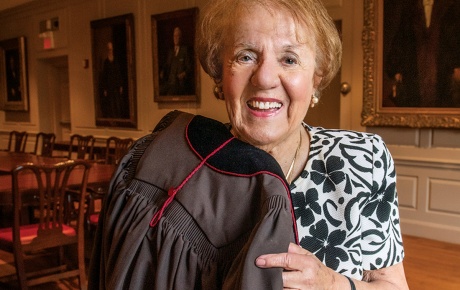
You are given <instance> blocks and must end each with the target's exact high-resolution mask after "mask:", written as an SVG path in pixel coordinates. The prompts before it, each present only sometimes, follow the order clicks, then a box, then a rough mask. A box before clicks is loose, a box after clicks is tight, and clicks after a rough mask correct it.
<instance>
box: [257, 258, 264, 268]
mask: <svg viewBox="0 0 460 290" xmlns="http://www.w3.org/2000/svg"><path fill="white" fill-rule="evenodd" d="M265 264H266V261H265V259H261V258H258V259H256V266H265Z"/></svg>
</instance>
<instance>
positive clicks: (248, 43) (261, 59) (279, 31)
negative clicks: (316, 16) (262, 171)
mask: <svg viewBox="0 0 460 290" xmlns="http://www.w3.org/2000/svg"><path fill="white" fill-rule="evenodd" d="M238 15H239V17H236V19H235V20H234V22H233V23H234V25H232V26H231V27H232V28H231V29H230V33H229V37H228V40H227V42H226V45H225V48H224V51H223V74H222V82H223V83H222V84H223V87H222V90H223V92H224V96H225V103H226V106H227V111H228V115H229V118H230V123H231V124H232V128H233V129H232V130H233V132H234V133H235V134H237V135H238V136H239V138H241V139H242V140H244V141H246V142H249V143H251V144H253V145H255V146H257V147H259V148H262V149H263V150H266V151H270V150H272V149H274V148H276V146H280V145H281V146H282V145H283V143H284V142H289V140H296V141H295V142H297V140H298V136H299V130H300V127H301V123H302V121H303V119H304V117H305V115H306V113H307V110H308V108H309V105H310V100H311V96H312V93H313V92H314V83H315V80H316V84H318V83H319V81H320V79H319V78H318V77H317V76H315V74H314V70H315V53H314V49H312V47H313V46H314V43H313V41H312V36H311V35H309V30H308V29H305V28H303V27H299V26H298V25H297V26H296V23H295V22H294V20H293V19H292V17H291V15H290V14H288V13H286V12H283V11H275V13H274V14H273V15H272V14H270V13H269V12H268V11H267V10H266V9H265V8H260V7H254V6H252V7H247V9H246V8H243V9H241V10H240V13H239V14H238ZM296 28H297V29H298V31H297V30H296ZM294 134H295V135H294ZM294 136H295V137H294ZM293 138H295V139H293ZM284 144H286V143H284Z"/></svg>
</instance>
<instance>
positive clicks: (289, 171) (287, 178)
mask: <svg viewBox="0 0 460 290" xmlns="http://www.w3.org/2000/svg"><path fill="white" fill-rule="evenodd" d="M301 144H302V131H300V140H299V146H297V149H296V150H295V154H294V158H293V159H292V162H291V166H289V170H288V172H287V174H286V180H287V181H288V183H289V184H291V181H292V180H291V181H289V177H290V175H291V173H292V169H294V164H295V159H296V158H297V155H298V154H299V150H300V145H301Z"/></svg>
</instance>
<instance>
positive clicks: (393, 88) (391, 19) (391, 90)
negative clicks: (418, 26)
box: [361, 0, 460, 128]
mask: <svg viewBox="0 0 460 290" xmlns="http://www.w3.org/2000/svg"><path fill="white" fill-rule="evenodd" d="M385 2H386V3H385ZM398 2H399V3H405V2H407V1H388V0H386V1H383V0H364V29H363V37H362V44H363V55H364V67H363V69H364V70H363V73H364V75H363V77H364V80H363V111H362V121H361V124H362V125H363V126H402V127H412V128H460V105H458V104H456V105H455V106H445V107H443V106H423V105H421V106H411V105H409V106H397V105H396V106H395V105H388V103H387V102H386V99H385V98H387V96H388V97H390V96H398V87H397V85H398V83H397V82H396V83H393V84H392V83H391V82H392V81H393V79H391V77H390V76H389V75H388V74H387V73H386V72H385V68H384V62H385V64H387V65H388V63H391V62H390V61H386V60H385V57H386V56H387V55H388V53H389V49H387V48H388V47H389V44H390V43H391V39H389V38H391V36H392V35H393V36H394V35H395V34H396V32H395V31H396V30H397V25H398V23H400V22H399V18H401V15H404V16H403V17H407V15H406V14H404V13H403V12H402V9H400V10H395V11H391V13H390V12H389V11H387V12H388V13H386V14H385V11H384V8H385V7H387V8H388V9H390V7H393V6H389V5H390V4H391V5H394V4H398ZM412 3H415V2H412ZM412 8H413V7H412ZM384 16H385V17H386V18H384ZM457 17H458V15H457ZM395 18H398V19H395ZM392 33H393V34H392ZM385 37H386V39H385ZM394 37H396V36H394ZM457 50H458V48H457ZM412 53H415V52H412ZM403 80H404V78H403ZM442 97H444V96H442Z"/></svg>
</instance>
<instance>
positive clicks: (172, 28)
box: [151, 7, 200, 102]
mask: <svg viewBox="0 0 460 290" xmlns="http://www.w3.org/2000/svg"><path fill="white" fill-rule="evenodd" d="M197 17H198V8H196V7H195V8H190V9H184V10H178V11H174V12H168V13H163V14H156V15H152V17H151V21H152V48H153V53H152V54H153V84H154V89H155V94H154V101H155V102H198V101H199V99H200V85H199V84H200V82H199V76H200V73H199V72H200V69H199V63H198V60H197V57H196V54H195V27H196V23H197Z"/></svg>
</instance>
